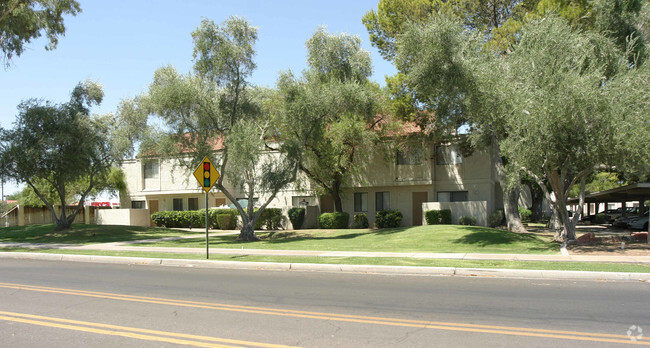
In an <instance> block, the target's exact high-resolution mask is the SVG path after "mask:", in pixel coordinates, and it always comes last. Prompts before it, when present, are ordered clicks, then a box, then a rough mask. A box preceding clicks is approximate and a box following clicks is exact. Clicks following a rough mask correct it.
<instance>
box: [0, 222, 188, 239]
mask: <svg viewBox="0 0 650 348" xmlns="http://www.w3.org/2000/svg"><path fill="white" fill-rule="evenodd" d="M54 227H55V225H53V224H51V225H29V226H16V227H3V228H0V243H63V244H94V243H111V242H123V241H134V240H143V239H151V238H164V237H171V236H180V235H188V233H187V232H183V231H179V230H170V229H166V228H158V227H137V226H110V225H82V224H76V225H72V228H71V229H70V230H69V231H55V230H54ZM199 232H200V231H199ZM198 235H200V234H198Z"/></svg>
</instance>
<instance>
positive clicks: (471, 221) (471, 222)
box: [458, 216, 476, 226]
mask: <svg viewBox="0 0 650 348" xmlns="http://www.w3.org/2000/svg"><path fill="white" fill-rule="evenodd" d="M458 224H459V225H466V226H476V218H475V217H473V216H461V217H459V218H458Z"/></svg>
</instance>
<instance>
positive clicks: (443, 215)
mask: <svg viewBox="0 0 650 348" xmlns="http://www.w3.org/2000/svg"><path fill="white" fill-rule="evenodd" d="M440 223H441V224H443V225H450V224H451V210H450V209H442V210H441V211H440Z"/></svg>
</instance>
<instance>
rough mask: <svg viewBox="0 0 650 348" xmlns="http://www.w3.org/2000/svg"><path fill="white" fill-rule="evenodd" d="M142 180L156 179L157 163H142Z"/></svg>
mask: <svg viewBox="0 0 650 348" xmlns="http://www.w3.org/2000/svg"><path fill="white" fill-rule="evenodd" d="M144 178H145V179H157V178H158V161H147V162H145V163H144Z"/></svg>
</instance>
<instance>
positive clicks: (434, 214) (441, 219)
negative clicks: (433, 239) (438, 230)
mask: <svg viewBox="0 0 650 348" xmlns="http://www.w3.org/2000/svg"><path fill="white" fill-rule="evenodd" d="M424 219H425V220H426V221H427V225H450V224H451V210H450V209H442V210H427V211H426V212H425V213H424Z"/></svg>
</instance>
